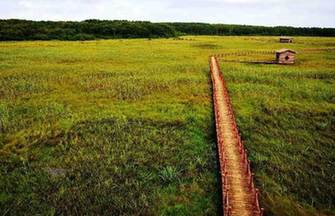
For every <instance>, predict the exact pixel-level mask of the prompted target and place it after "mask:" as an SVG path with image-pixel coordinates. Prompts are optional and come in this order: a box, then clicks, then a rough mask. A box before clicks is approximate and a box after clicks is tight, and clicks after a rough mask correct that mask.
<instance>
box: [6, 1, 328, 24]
mask: <svg viewBox="0 0 335 216" xmlns="http://www.w3.org/2000/svg"><path fill="white" fill-rule="evenodd" d="M9 18H19V19H29V20H54V21H60V20H62V21H65V20H73V21H81V20H85V19H108V20H115V19H118V20H120V19H121V20H143V21H152V22H206V23H226V24H249V25H265V26H278V25H284V26H297V27H313V26H314V27H335V0H0V19H9Z"/></svg>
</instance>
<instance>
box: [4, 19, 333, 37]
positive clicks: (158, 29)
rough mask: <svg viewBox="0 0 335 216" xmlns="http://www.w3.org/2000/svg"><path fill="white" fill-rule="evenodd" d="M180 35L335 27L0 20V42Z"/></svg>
mask: <svg viewBox="0 0 335 216" xmlns="http://www.w3.org/2000/svg"><path fill="white" fill-rule="evenodd" d="M180 35H268V36H279V35H287V36H293V35H294V36H327V37H330V36H335V28H296V27H286V26H277V27H264V26H250V25H228V24H206V23H151V22H144V21H126V20H114V21H110V20H85V21H81V22H72V21H67V22H64V21H59V22H53V21H29V20H18V19H8V20H0V41H19V40H94V39H112V38H169V37H177V36H180Z"/></svg>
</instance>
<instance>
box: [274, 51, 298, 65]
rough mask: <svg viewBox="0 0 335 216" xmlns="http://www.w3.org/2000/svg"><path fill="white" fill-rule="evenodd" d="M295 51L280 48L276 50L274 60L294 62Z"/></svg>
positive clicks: (279, 62)
mask: <svg viewBox="0 0 335 216" xmlns="http://www.w3.org/2000/svg"><path fill="white" fill-rule="evenodd" d="M296 54H297V53H296V52H295V51H294V50H290V49H280V50H277V51H276V62H277V63H278V64H294V62H295V55H296Z"/></svg>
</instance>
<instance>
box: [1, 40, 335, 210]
mask: <svg viewBox="0 0 335 216" xmlns="http://www.w3.org/2000/svg"><path fill="white" fill-rule="evenodd" d="M282 46H283V45H282V44H279V43H277V38H275V37H185V38H182V39H180V40H176V39H157V40H144V39H141V40H139V39H136V40H101V41H88V42H59V41H51V42H6V43H5V42H1V43H0V99H1V100H0V160H1V163H0V164H1V165H0V191H1V192H0V214H1V215H36V214H41V215H55V214H56V215H59V214H64V215H81V214H84V213H86V214H100V215H103V214H108V215H110V214H113V215H216V214H218V213H219V212H220V210H219V209H220V195H219V194H220V191H219V190H220V188H219V182H218V180H217V178H218V173H217V167H216V166H217V164H216V149H215V135H214V119H213V113H212V99H211V97H212V96H211V82H210V77H209V67H208V55H210V54H213V53H222V52H236V51H241V50H275V49H277V48H282ZM285 46H286V47H291V48H294V49H295V50H297V51H298V52H299V53H298V61H297V63H296V64H295V65H294V66H278V65H254V64H241V63H235V62H226V61H221V63H222V64H221V67H222V70H223V73H224V77H225V78H226V79H227V81H228V88H229V91H230V93H231V97H232V101H233V104H234V107H235V111H236V115H237V119H238V124H239V126H240V128H241V132H242V136H243V138H244V140H245V141H246V146H247V148H248V150H249V154H250V159H251V161H252V163H253V170H254V172H255V174H256V183H257V186H258V187H259V188H260V189H261V192H262V200H261V201H262V204H263V206H264V207H265V208H266V210H267V214H268V215H317V214H324V215H332V214H335V208H334V205H335V204H334V200H335V191H334V188H335V183H334V182H335V172H334V167H335V141H334V134H335V91H334V89H335V69H334V66H335V52H334V50H332V51H325V50H322V48H329V47H335V39H334V38H302V37H298V38H296V42H295V43H294V44H290V45H285ZM307 48H308V49H314V50H313V51H308V52H307V51H304V50H306V49H307ZM227 58H228V59H227V60H230V59H232V58H233V57H231V56H230V57H227ZM235 58H236V57H235ZM237 58H257V59H263V58H264V60H268V59H272V58H273V56H272V55H257V56H250V57H243V56H239V57H237Z"/></svg>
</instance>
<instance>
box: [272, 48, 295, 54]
mask: <svg viewBox="0 0 335 216" xmlns="http://www.w3.org/2000/svg"><path fill="white" fill-rule="evenodd" d="M285 52H290V53H294V54H296V53H297V52H296V51H294V50H291V49H280V50H277V51H276V53H279V54H282V53H285Z"/></svg>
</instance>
